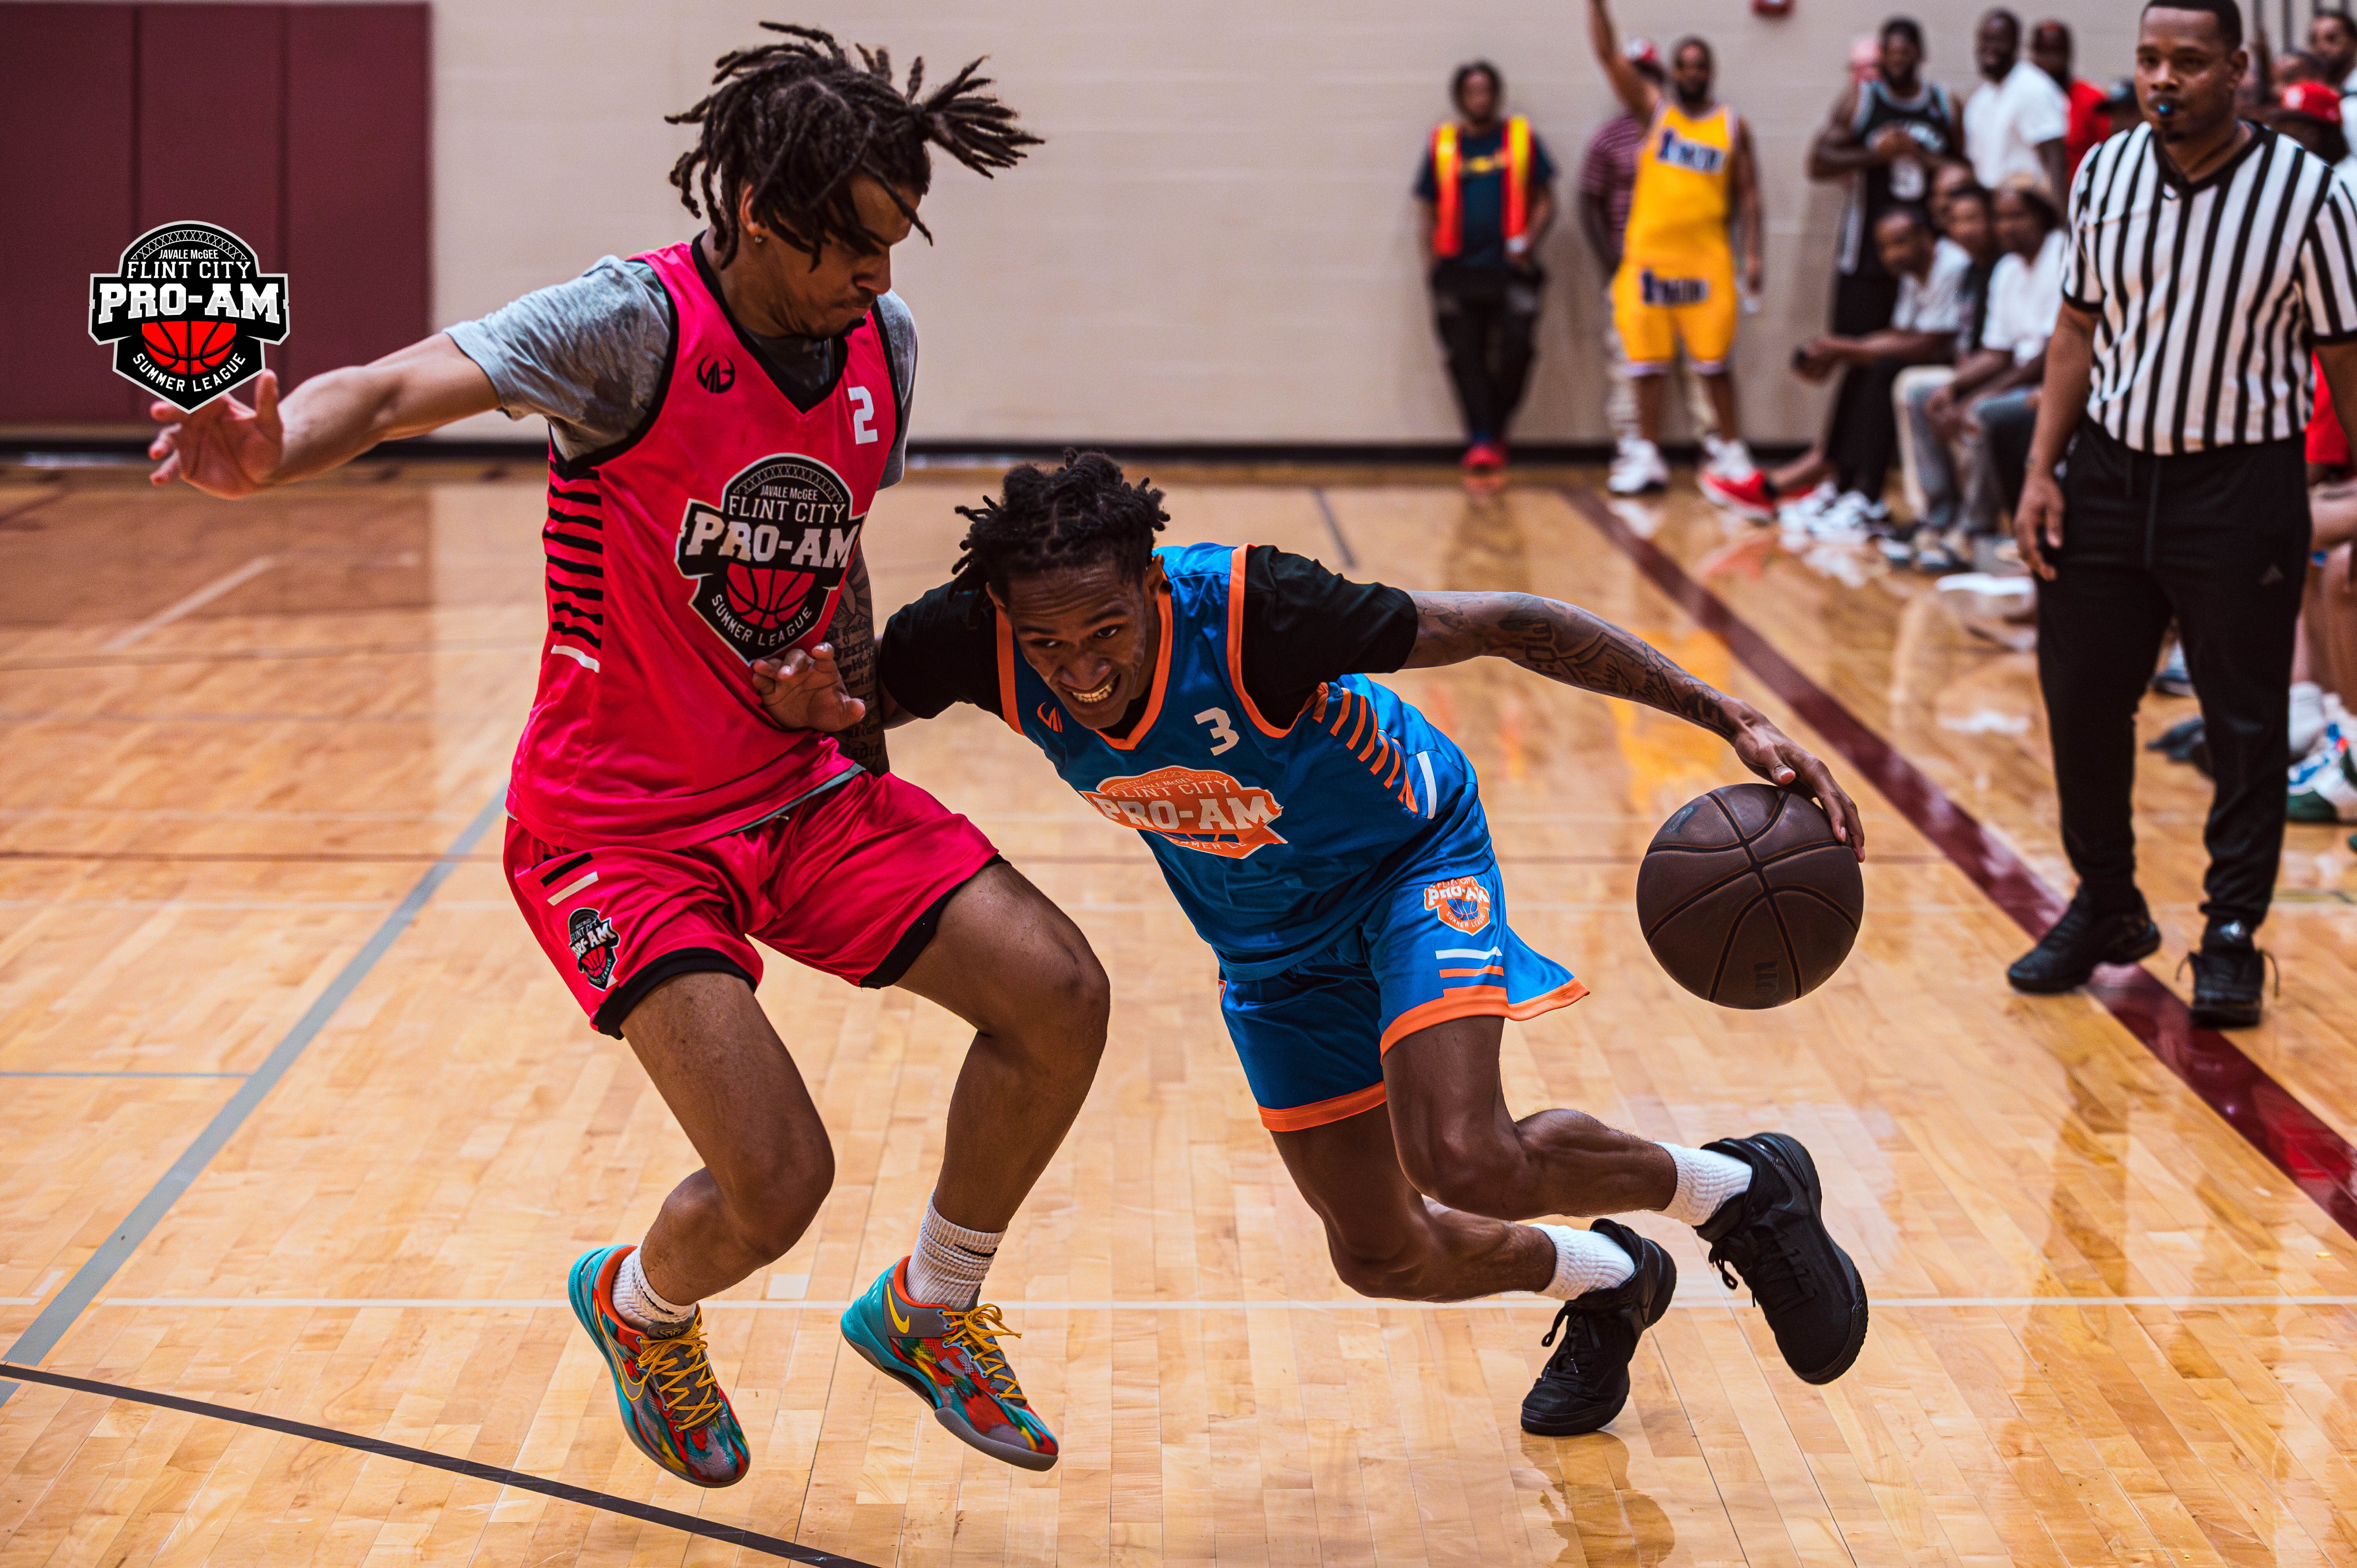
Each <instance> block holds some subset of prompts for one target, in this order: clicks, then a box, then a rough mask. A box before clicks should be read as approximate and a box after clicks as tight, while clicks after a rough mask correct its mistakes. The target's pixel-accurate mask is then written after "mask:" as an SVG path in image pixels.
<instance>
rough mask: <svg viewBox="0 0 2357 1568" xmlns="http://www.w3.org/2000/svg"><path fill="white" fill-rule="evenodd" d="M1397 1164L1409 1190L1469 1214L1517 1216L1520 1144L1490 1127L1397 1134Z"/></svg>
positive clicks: (1500, 1216)
mask: <svg viewBox="0 0 2357 1568" xmlns="http://www.w3.org/2000/svg"><path fill="white" fill-rule="evenodd" d="M1399 1155H1400V1166H1401V1168H1402V1169H1403V1170H1405V1172H1406V1173H1407V1179H1408V1180H1409V1181H1410V1182H1411V1183H1413V1184H1414V1185H1415V1189H1416V1190H1417V1191H1418V1192H1420V1193H1422V1194H1424V1195H1425V1196H1426V1197H1429V1198H1431V1199H1432V1200H1433V1201H1434V1202H1436V1203H1440V1204H1445V1205H1447V1206H1448V1208H1461V1209H1463V1210H1465V1211H1466V1212H1467V1213H1469V1214H1487V1215H1492V1216H1495V1217H1498V1218H1501V1219H1503V1218H1518V1217H1519V1214H1520V1210H1521V1208H1522V1207H1523V1206H1522V1205H1521V1204H1520V1203H1519V1202H1518V1201H1517V1194H1516V1190H1515V1189H1516V1187H1517V1184H1518V1180H1519V1176H1520V1173H1521V1171H1522V1167H1523V1158H1522V1146H1521V1145H1520V1144H1518V1143H1516V1142H1515V1141H1514V1140H1513V1139H1512V1138H1511V1137H1510V1136H1508V1135H1506V1134H1504V1133H1500V1132H1499V1131H1497V1130H1496V1129H1494V1128H1490V1127H1483V1128H1480V1129H1479V1130H1464V1131H1435V1132H1429V1133H1424V1134H1422V1135H1420V1136H1416V1137H1413V1138H1407V1139H1403V1140H1402V1141H1401V1142H1400V1144H1399Z"/></svg>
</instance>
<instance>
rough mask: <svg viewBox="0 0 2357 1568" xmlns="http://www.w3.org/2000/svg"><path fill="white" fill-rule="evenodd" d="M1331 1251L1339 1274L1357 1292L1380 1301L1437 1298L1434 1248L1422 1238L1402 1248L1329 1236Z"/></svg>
mask: <svg viewBox="0 0 2357 1568" xmlns="http://www.w3.org/2000/svg"><path fill="white" fill-rule="evenodd" d="M1326 1250H1327V1253H1328V1255H1329V1257H1331V1258H1332V1259H1333V1260H1334V1273H1335V1277H1337V1278H1338V1279H1340V1281H1341V1282H1342V1283H1344V1284H1346V1285H1348V1286H1349V1287H1350V1288H1351V1292H1352V1293H1353V1294H1358V1295H1363V1296H1372V1297H1373V1298H1374V1299H1376V1300H1378V1301H1434V1300H1439V1299H1442V1298H1441V1297H1440V1296H1439V1295H1437V1294H1435V1282H1434V1279H1433V1277H1432V1276H1433V1270H1432V1262H1433V1259H1432V1254H1431V1249H1430V1248H1429V1247H1427V1246H1426V1245H1424V1244H1423V1243H1422V1242H1421V1241H1412V1242H1410V1243H1408V1244H1406V1245H1405V1246H1400V1247H1391V1248H1385V1247H1376V1246H1368V1245H1362V1244H1360V1243H1357V1242H1354V1241H1353V1240H1351V1238H1349V1237H1347V1236H1329V1238H1328V1239H1327V1244H1326Z"/></svg>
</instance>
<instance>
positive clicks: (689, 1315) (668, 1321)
mask: <svg viewBox="0 0 2357 1568" xmlns="http://www.w3.org/2000/svg"><path fill="white" fill-rule="evenodd" d="M645 1251H646V1250H645V1249H644V1248H642V1247H633V1248H631V1249H630V1256H629V1257H627V1258H624V1259H623V1260H622V1266H621V1267H620V1268H619V1269H617V1270H615V1271H614V1310H615V1311H616V1312H617V1313H619V1314H620V1315H621V1318H622V1321H623V1322H625V1323H627V1324H629V1325H630V1326H631V1327H633V1328H635V1329H637V1330H638V1331H639V1332H640V1333H641V1334H649V1335H652V1336H653V1337H656V1338H658V1339H668V1338H670V1337H672V1336H673V1335H674V1334H683V1333H685V1332H686V1331H687V1326H688V1325H689V1324H691V1323H693V1322H694V1321H695V1304H694V1302H690V1303H689V1304H688V1305H685V1306H674V1305H672V1304H671V1303H670V1302H667V1301H665V1300H664V1299H663V1298H662V1297H661V1296H659V1295H657V1294H655V1287H654V1286H652V1285H651V1284H649V1283H647V1272H646V1270H644V1269H642V1268H640V1266H639V1259H640V1258H641V1257H643V1256H644V1255H645Z"/></svg>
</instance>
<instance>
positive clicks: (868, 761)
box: [827, 551, 892, 773]
mask: <svg viewBox="0 0 2357 1568" xmlns="http://www.w3.org/2000/svg"><path fill="white" fill-rule="evenodd" d="M827 640H828V641H829V642H831V643H833V644H834V666H835V668H836V669H837V670H839V671H842V673H843V684H844V687H845V690H847V691H849V692H850V693H851V694H852V695H853V696H855V697H857V698H858V699H859V700H860V701H861V702H863V703H866V704H867V713H866V715H865V716H864V717H862V718H861V719H860V721H859V722H858V723H857V724H856V725H852V726H851V727H850V728H849V729H845V730H837V731H836V732H835V736H834V744H835V745H837V746H841V747H842V748H843V755H844V756H845V757H849V758H851V760H852V761H854V762H856V763H858V764H859V765H860V766H861V767H862V768H866V769H867V771H868V772H870V773H889V772H891V771H892V761H891V758H890V757H887V756H886V755H885V751H884V704H883V703H882V702H881V701H879V700H878V698H877V688H876V605H875V601H874V600H873V599H872V598H871V597H870V596H869V595H868V592H867V554H866V552H865V551H861V552H859V553H856V554H855V555H853V556H852V558H851V569H850V570H849V571H847V572H845V574H844V577H843V598H842V599H841V601H840V602H839V603H837V604H836V606H835V607H834V626H833V627H831V628H828V630H827Z"/></svg>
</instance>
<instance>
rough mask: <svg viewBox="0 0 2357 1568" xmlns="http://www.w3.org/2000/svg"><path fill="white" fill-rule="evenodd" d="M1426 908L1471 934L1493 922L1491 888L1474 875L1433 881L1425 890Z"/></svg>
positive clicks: (1447, 923) (1446, 924)
mask: <svg viewBox="0 0 2357 1568" xmlns="http://www.w3.org/2000/svg"><path fill="white" fill-rule="evenodd" d="M1424 907H1425V908H1427V909H1429V910H1431V911H1432V912H1433V913H1434V914H1436V915H1437V916H1439V917H1440V923H1441V924H1442V925H1444V926H1447V927H1448V928H1449V929H1452V930H1458V931H1463V932H1464V933H1465V934H1466V935H1467V936H1471V935H1473V934H1474V933H1475V932H1476V931H1479V930H1480V929H1482V928H1483V927H1485V926H1487V925H1488V924H1489V923H1490V890H1489V889H1488V888H1487V887H1484V886H1481V884H1480V882H1478V881H1476V880H1475V879H1474V878H1472V877H1470V876H1458V877H1452V878H1451V879H1450V880H1448V881H1447V882H1436V883H1434V884H1432V885H1431V886H1428V887H1426V889H1425V890H1424Z"/></svg>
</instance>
